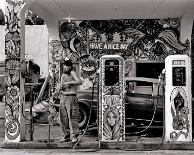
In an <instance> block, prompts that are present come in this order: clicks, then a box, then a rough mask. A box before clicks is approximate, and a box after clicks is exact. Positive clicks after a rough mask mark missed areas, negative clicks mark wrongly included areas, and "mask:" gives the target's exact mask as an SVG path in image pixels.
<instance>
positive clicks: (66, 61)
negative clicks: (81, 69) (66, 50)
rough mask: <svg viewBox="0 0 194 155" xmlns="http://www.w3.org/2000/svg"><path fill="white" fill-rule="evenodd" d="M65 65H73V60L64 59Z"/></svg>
mask: <svg viewBox="0 0 194 155" xmlns="http://www.w3.org/2000/svg"><path fill="white" fill-rule="evenodd" d="M64 65H66V66H73V64H72V61H71V60H65V61H64Z"/></svg>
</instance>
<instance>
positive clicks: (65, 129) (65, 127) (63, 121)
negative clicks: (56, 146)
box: [59, 96, 70, 141]
mask: <svg viewBox="0 0 194 155" xmlns="http://www.w3.org/2000/svg"><path fill="white" fill-rule="evenodd" d="M59 116H60V125H61V129H62V133H63V137H64V141H69V140H70V129H69V117H68V112H67V109H66V97H63V96H61V99H60V111H59ZM61 141H62V140H61Z"/></svg>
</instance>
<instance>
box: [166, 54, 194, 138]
mask: <svg viewBox="0 0 194 155" xmlns="http://www.w3.org/2000/svg"><path fill="white" fill-rule="evenodd" d="M165 69H166V80H165V81H166V89H165V141H167V142H169V141H181V142H183V141H185V142H191V141H192V105H191V60H190V57H188V56H187V55H170V56H168V57H167V58H166V59H165Z"/></svg>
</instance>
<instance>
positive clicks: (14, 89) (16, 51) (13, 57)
mask: <svg viewBox="0 0 194 155" xmlns="http://www.w3.org/2000/svg"><path fill="white" fill-rule="evenodd" d="M26 2H27V0H6V4H7V5H6V13H5V56H6V59H5V73H6V75H5V78H6V80H5V81H6V87H7V93H6V98H5V100H6V105H5V119H6V123H5V139H7V140H11V141H14V140H16V139H19V141H20V140H21V139H22V137H21V122H20V120H21V117H22V116H21V115H20V107H23V105H22V104H21V102H24V100H23V99H22V98H21V96H20V95H21V94H20V70H21V65H20V60H21V58H20V54H21V26H20V24H21V20H20V11H21V7H22V6H23V5H24V4H25V3H26ZM16 141H18V140H16Z"/></svg>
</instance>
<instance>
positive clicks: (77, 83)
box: [67, 71, 82, 85]
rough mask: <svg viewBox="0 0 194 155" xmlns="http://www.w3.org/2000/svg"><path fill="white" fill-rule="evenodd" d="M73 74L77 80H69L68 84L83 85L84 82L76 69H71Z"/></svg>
mask: <svg viewBox="0 0 194 155" xmlns="http://www.w3.org/2000/svg"><path fill="white" fill-rule="evenodd" d="M71 76H72V77H73V79H74V80H75V81H69V82H67V84H69V85H81V84H82V80H81V79H80V77H79V76H78V75H77V73H76V72H75V71H71Z"/></svg>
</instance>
